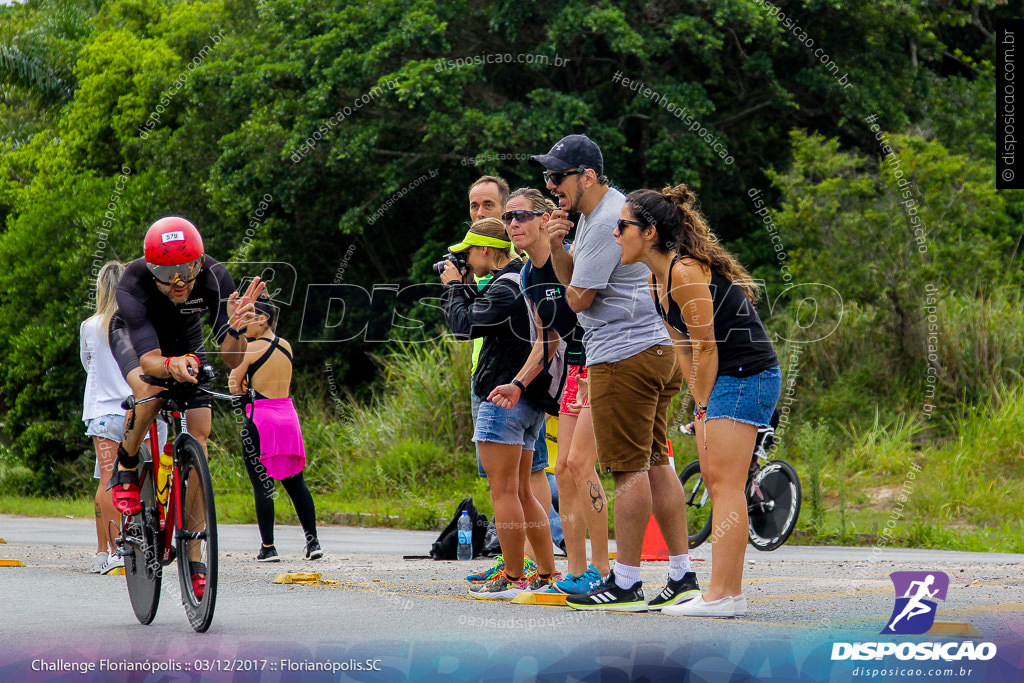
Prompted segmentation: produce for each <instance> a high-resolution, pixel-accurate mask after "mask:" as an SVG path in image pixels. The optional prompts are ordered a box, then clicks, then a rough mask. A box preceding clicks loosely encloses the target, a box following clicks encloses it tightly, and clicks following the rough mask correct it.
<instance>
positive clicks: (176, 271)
mask: <svg viewBox="0 0 1024 683" xmlns="http://www.w3.org/2000/svg"><path fill="white" fill-rule="evenodd" d="M146 266H148V267H149V272H150V273H151V274H152V275H153V278H154V279H155V280H156V281H157V282H159V283H160V284H162V285H168V286H171V287H173V286H174V285H175V284H176V283H177V282H181V283H182V284H186V285H187V284H188V283H189V282H192V281H193V280H195V279H196V278H197V277H199V273H200V272H201V271H202V270H203V257H202V256H200V257H199V258H197V259H195V260H194V261H189V262H188V263H182V264H179V265H176V266H157V265H154V264H152V263H147V264H146Z"/></svg>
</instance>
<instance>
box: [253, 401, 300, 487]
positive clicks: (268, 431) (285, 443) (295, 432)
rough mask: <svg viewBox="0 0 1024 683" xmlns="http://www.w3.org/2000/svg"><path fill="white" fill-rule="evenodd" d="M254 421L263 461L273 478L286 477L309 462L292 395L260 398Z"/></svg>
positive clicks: (298, 470) (254, 412) (256, 402)
mask: <svg viewBox="0 0 1024 683" xmlns="http://www.w3.org/2000/svg"><path fill="white" fill-rule="evenodd" d="M251 417H252V421H253V423H254V424H255V425H256V431H257V433H258V434H259V435H260V462H261V463H263V466H264V467H266V468H267V474H269V475H270V476H271V477H273V478H274V479H286V478H288V477H291V476H294V475H296V474H298V473H299V472H301V471H302V469H303V468H304V467H305V466H306V446H305V444H303V443H302V427H300V426H299V415H298V413H296V412H295V405H294V404H293V403H292V400H291V399H290V398H258V399H256V401H254V403H253V407H252V413H251Z"/></svg>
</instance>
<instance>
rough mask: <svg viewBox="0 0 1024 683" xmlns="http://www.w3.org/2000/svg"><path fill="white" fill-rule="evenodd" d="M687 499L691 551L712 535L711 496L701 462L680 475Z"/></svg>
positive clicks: (692, 464)
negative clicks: (702, 475) (701, 469)
mask: <svg viewBox="0 0 1024 683" xmlns="http://www.w3.org/2000/svg"><path fill="white" fill-rule="evenodd" d="M679 482H680V483H681V484H682V485H683V495H684V497H685V499H686V529H687V533H688V534H689V536H690V541H689V545H690V549H691V550H692V549H693V548H696V547H697V546H699V545H700V544H701V543H703V542H704V541H706V540H708V536H710V535H711V521H712V520H711V495H710V494H709V493H708V487H707V486H705V485H704V478H703V477H701V474H700V461H699V460H694V461H693V462H691V463H690V464H689V465H687V466H686V467H684V468H683V471H682V472H680V474H679Z"/></svg>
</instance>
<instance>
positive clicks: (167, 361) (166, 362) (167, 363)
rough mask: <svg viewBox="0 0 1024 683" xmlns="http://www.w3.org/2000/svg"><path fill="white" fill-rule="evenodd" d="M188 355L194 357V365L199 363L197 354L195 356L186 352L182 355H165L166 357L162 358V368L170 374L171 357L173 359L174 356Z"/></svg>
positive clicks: (185, 356)
mask: <svg viewBox="0 0 1024 683" xmlns="http://www.w3.org/2000/svg"><path fill="white" fill-rule="evenodd" d="M189 357H191V358H195V359H196V365H199V363H200V360H199V356H197V355H196V354H194V353H186V354H185V355H184V356H167V358H164V370H166V371H167V374H168V375H170V374H171V361H172V360H173V359H175V358H189Z"/></svg>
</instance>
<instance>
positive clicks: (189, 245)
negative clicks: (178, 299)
mask: <svg viewBox="0 0 1024 683" xmlns="http://www.w3.org/2000/svg"><path fill="white" fill-rule="evenodd" d="M145 254H146V265H147V266H148V267H149V272H150V273H152V274H153V277H154V278H156V280H157V281H158V282H162V283H163V284H165V285H173V284H175V283H176V282H177V281H179V280H180V281H181V282H186V283H187V282H191V281H192V280H195V279H196V278H197V277H199V272H200V271H201V270H202V269H203V255H204V249H203V238H202V237H201V236H200V235H199V231H198V230H196V226H194V225H192V223H191V222H189V221H188V220H186V219H184V218H182V217H181V216H166V217H164V218H161V219H160V220H158V221H157V222H156V223H153V225H151V226H149V230H148V231H147V232H146V240H145Z"/></svg>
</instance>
